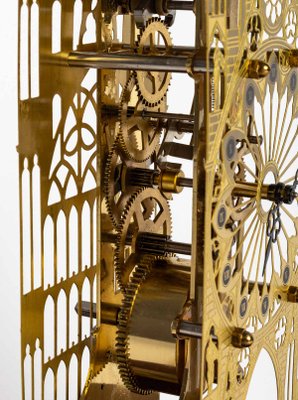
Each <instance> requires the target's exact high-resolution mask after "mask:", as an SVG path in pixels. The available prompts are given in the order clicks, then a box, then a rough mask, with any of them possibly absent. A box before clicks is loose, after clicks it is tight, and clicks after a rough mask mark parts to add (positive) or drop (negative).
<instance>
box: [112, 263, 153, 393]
mask: <svg viewBox="0 0 298 400" xmlns="http://www.w3.org/2000/svg"><path fill="white" fill-rule="evenodd" d="M154 261H155V258H154V257H152V256H150V255H144V256H143V257H142V258H141V260H140V262H139V263H138V267H137V268H136V270H135V271H134V273H133V276H132V278H131V280H130V282H129V284H128V286H127V291H126V293H125V297H124V299H123V301H122V307H121V311H120V312H119V314H118V331H117V336H116V356H117V362H118V368H119V373H120V376H121V379H122V381H123V383H124V385H125V386H126V387H127V388H128V389H129V390H130V391H132V392H136V393H139V394H142V395H146V394H150V393H152V391H151V390H143V389H141V388H140V387H139V386H138V384H137V381H136V380H135V378H134V375H133V373H132V371H131V369H130V366H129V320H130V317H131V312H132V304H133V302H134V299H135V297H136V295H137V291H138V288H139V286H140V285H141V283H142V282H143V281H144V280H145V279H146V277H147V276H148V273H149V271H150V269H151V267H152V263H153V262H154Z"/></svg>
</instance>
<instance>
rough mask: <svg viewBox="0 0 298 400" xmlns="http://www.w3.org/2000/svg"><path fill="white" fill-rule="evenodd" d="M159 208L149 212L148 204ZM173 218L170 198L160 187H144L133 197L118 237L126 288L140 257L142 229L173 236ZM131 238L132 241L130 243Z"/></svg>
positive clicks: (118, 266)
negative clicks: (137, 243) (138, 238)
mask: <svg viewBox="0 0 298 400" xmlns="http://www.w3.org/2000/svg"><path fill="white" fill-rule="evenodd" d="M148 206H149V207H150V209H151V210H155V211H154V212H153V213H151V215H149V213H148V210H147V207H148ZM171 230H172V220H171V212H170V207H169V205H168V202H167V200H166V199H165V198H164V197H163V196H162V194H161V193H160V191H159V190H157V189H152V188H146V189H141V190H139V191H138V192H137V193H135V194H134V195H132V196H131V198H130V199H129V201H128V203H127V205H126V207H125V208H124V210H123V213H122V217H121V221H120V224H119V227H118V237H117V242H116V249H115V255H114V266H115V274H116V279H117V283H118V285H119V287H120V289H121V290H122V291H125V289H126V286H127V284H128V282H129V278H130V274H131V272H132V271H133V270H134V268H135V267H136V265H137V264H138V262H139V260H140V256H141V255H140V254H139V253H137V252H136V251H135V248H134V247H135V240H136V236H137V234H138V233H139V232H151V233H160V234H164V235H167V236H170V235H171ZM127 239H130V240H131V244H130V245H127Z"/></svg>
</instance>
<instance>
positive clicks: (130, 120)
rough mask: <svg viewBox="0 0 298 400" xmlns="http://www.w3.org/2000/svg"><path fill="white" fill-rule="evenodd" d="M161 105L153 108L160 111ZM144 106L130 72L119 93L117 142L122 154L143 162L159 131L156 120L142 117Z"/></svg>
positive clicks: (153, 148) (155, 145) (157, 137)
mask: <svg viewBox="0 0 298 400" xmlns="http://www.w3.org/2000/svg"><path fill="white" fill-rule="evenodd" d="M131 106H132V107H133V109H134V111H133V112H132V114H130V112H129V107H131ZM162 107H164V106H163V105H161V106H159V107H155V108H154V110H156V111H161V109H162ZM144 108H145V105H144V104H143V103H142V101H141V99H140V98H139V97H138V95H137V92H136V77H135V75H134V74H132V75H131V76H130V77H129V79H128V81H127V83H126V85H125V87H124V88H123V91H122V95H121V102H120V135H119V143H120V145H121V148H122V150H123V152H124V154H125V155H126V156H127V157H128V158H130V159H132V160H134V161H136V162H144V161H146V160H148V159H149V158H150V157H151V155H152V153H153V152H154V150H155V149H156V147H157V146H158V144H159V139H160V133H161V128H160V127H159V124H158V121H156V123H155V122H152V121H149V120H145V119H144V118H143V117H142V111H143V110H144Z"/></svg>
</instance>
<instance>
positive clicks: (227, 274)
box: [222, 264, 232, 286]
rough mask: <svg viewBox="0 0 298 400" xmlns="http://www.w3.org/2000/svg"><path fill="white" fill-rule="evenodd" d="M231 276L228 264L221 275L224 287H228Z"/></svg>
mask: <svg viewBox="0 0 298 400" xmlns="http://www.w3.org/2000/svg"><path fill="white" fill-rule="evenodd" d="M231 276H232V268H231V266H230V264H227V265H226V266H225V268H224V270H223V273H222V283H223V285H224V286H228V284H229V283H230V280H231Z"/></svg>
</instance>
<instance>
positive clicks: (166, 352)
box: [116, 255, 189, 395]
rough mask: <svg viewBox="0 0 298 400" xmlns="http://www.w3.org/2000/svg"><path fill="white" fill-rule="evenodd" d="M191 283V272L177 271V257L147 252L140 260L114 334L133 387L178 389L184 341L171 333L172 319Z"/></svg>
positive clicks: (175, 391) (144, 390) (137, 389)
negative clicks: (169, 257)
mask: <svg viewBox="0 0 298 400" xmlns="http://www.w3.org/2000/svg"><path fill="white" fill-rule="evenodd" d="M159 262H161V264H159ZM188 286H189V275H188V273H185V272H181V271H178V270H177V271H176V270H175V262H174V263H173V264H172V263H171V261H170V260H169V259H166V258H159V259H158V258H154V257H152V256H149V255H148V256H144V257H142V259H141V260H140V261H139V263H138V267H137V268H136V270H135V272H134V273H133V276H132V278H131V281H130V282H129V284H128V286H127V290H126V292H125V295H124V299H123V302H122V307H121V310H120V313H119V316H118V331H117V337H116V355H117V361H118V367H119V371H120V375H121V378H122V380H123V382H124V384H125V385H126V387H127V388H128V389H129V390H131V391H132V392H135V393H139V394H142V395H146V394H149V393H151V392H152V390H157V391H165V388H166V391H167V392H168V393H172V394H176V395H177V394H179V392H180V385H181V380H182V375H183V371H184V368H185V362H186V359H185V354H186V353H185V344H186V343H185V341H184V340H177V339H176V338H174V337H173V336H172V335H171V325H172V321H173V319H174V318H175V316H177V315H179V314H180V313H181V311H182V309H183V307H184V305H185V303H186V301H187V299H188ZM156 297H158V302H156ZM160 309H162V310H163V314H161V313H160ZM161 338H162V342H163V344H164V345H163V346H162V349H163V350H162V351H160V350H159V347H158V342H159V341H160V340H161ZM138 346H140V348H141V349H142V351H141V352H140V351H139V352H138V351H136V350H137V349H136V347H138ZM159 358H160V360H159ZM165 359H166V360H167V363H166V365H165V363H164V360H165ZM152 360H154V361H152Z"/></svg>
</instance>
